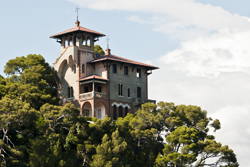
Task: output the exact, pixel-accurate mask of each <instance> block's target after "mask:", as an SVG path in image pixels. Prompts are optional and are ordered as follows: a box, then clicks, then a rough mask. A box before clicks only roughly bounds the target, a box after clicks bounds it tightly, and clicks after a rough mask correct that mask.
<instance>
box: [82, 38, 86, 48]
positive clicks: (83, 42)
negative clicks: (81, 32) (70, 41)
mask: <svg viewBox="0 0 250 167" xmlns="http://www.w3.org/2000/svg"><path fill="white" fill-rule="evenodd" d="M82 45H83V46H85V45H86V40H85V37H84V36H82Z"/></svg>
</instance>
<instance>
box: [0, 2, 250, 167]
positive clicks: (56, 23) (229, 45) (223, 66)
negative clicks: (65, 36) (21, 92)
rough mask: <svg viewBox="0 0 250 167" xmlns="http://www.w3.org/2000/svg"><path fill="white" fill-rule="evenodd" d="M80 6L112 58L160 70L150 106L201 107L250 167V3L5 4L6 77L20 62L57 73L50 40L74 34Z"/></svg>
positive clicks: (2, 51) (0, 48) (152, 80)
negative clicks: (31, 58) (38, 58)
mask: <svg viewBox="0 0 250 167" xmlns="http://www.w3.org/2000/svg"><path fill="white" fill-rule="evenodd" d="M77 4H78V5H79V8H80V10H79V21H80V22H81V23H80V25H81V26H83V27H86V28H89V29H92V30H95V31H98V32H101V33H104V34H106V35H108V37H109V39H110V40H109V46H110V49H111V53H112V54H114V55H117V56H121V57H125V58H128V59H132V60H136V61H140V62H144V63H148V64H151V65H154V66H158V67H160V69H158V70H154V71H153V74H151V75H150V76H149V98H150V99H155V100H157V101H166V102H174V103H175V104H177V105H178V104H186V105H189V104H191V105H198V106H201V107H202V109H203V110H206V111H207V112H208V116H209V117H212V118H214V119H216V118H217V119H219V120H220V121H221V125H222V128H221V130H219V131H217V132H216V133H215V136H216V140H217V141H219V142H221V143H222V144H223V145H229V147H230V148H232V149H233V150H234V152H235V153H236V155H237V159H238V162H239V164H240V166H243V167H244V166H250V161H249V160H248V159H249V155H250V124H249V118H250V112H249V111H250V86H249V83H250V47H249V45H250V10H249V6H250V1H249V0H237V1H236V0H219V1H218V0H36V1H34V0H22V1H19V0H8V1H6V0H0V35H1V40H0V56H1V57H0V58H1V59H0V75H2V76H4V77H6V75H5V74H4V72H3V70H4V65H5V64H6V62H7V61H8V60H9V59H14V58H15V57H17V56H26V55H28V54H41V55H42V56H43V57H44V58H45V60H46V61H47V62H49V63H50V64H51V65H52V63H53V62H55V60H56V59H57V58H58V57H59V56H60V45H59V43H57V42H56V41H55V40H54V39H51V38H49V36H51V35H54V34H56V33H58V32H61V31H64V30H67V29H69V28H72V27H74V25H75V24H74V22H75V21H76V12H75V7H76V5H77ZM96 44H99V45H100V46H101V47H103V49H106V47H107V42H106V37H103V38H100V40H99V41H98V42H97V43H96Z"/></svg>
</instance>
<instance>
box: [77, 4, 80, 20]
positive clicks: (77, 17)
mask: <svg viewBox="0 0 250 167" xmlns="http://www.w3.org/2000/svg"><path fill="white" fill-rule="evenodd" d="M78 10H80V8H78V4H77V6H76V13H77V18H76V21H78Z"/></svg>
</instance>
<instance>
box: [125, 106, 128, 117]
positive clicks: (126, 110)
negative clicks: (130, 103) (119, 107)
mask: <svg viewBox="0 0 250 167" xmlns="http://www.w3.org/2000/svg"><path fill="white" fill-rule="evenodd" d="M127 115H128V107H125V117H126V116H127Z"/></svg>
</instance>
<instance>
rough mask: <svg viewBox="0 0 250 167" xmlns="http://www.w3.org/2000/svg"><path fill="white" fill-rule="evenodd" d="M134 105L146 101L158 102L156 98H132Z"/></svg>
mask: <svg viewBox="0 0 250 167" xmlns="http://www.w3.org/2000/svg"><path fill="white" fill-rule="evenodd" d="M132 103H133V105H134V106H135V105H141V104H144V103H153V104H155V103H156V100H150V99H140V98H132Z"/></svg>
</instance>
